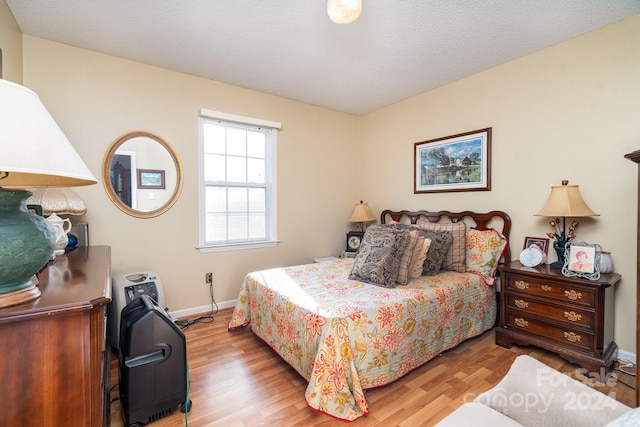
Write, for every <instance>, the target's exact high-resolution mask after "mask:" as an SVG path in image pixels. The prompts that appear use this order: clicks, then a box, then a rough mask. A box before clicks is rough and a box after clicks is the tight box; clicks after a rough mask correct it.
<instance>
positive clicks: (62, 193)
mask: <svg viewBox="0 0 640 427" xmlns="http://www.w3.org/2000/svg"><path fill="white" fill-rule="evenodd" d="M27 190H28V191H30V192H31V193H32V194H31V196H30V197H29V198H28V199H27V206H29V205H38V206H41V207H42V214H43V215H44V216H45V217H47V219H48V220H49V222H51V223H52V224H54V227H59V228H60V229H61V230H62V233H60V237H58V239H57V240H56V243H55V246H54V248H53V252H54V254H55V255H61V254H63V253H65V249H66V248H67V245H69V240H70V239H69V237H71V236H72V235H68V234H67V233H68V231H69V229H70V228H71V222H70V221H69V219H68V218H61V217H60V215H64V216H67V215H84V214H85V213H87V206H86V205H85V204H84V200H82V198H81V197H80V196H78V194H77V193H76V192H75V191H73V190H72V189H70V188H66V187H63V188H55V187H44V188H28V189H27ZM65 228H66V229H65ZM73 238H75V239H76V240H75V244H77V243H78V242H77V237H75V236H73ZM71 240H73V239H71Z"/></svg>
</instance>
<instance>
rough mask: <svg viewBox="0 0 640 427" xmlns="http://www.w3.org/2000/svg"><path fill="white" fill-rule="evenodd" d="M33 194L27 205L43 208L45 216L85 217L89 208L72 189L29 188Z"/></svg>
mask: <svg viewBox="0 0 640 427" xmlns="http://www.w3.org/2000/svg"><path fill="white" fill-rule="evenodd" d="M28 190H29V191H31V192H32V193H33V194H32V195H31V196H30V197H29V198H28V199H27V205H40V206H42V213H43V215H46V216H49V215H51V214H53V213H56V214H58V215H84V214H85V213H87V206H86V205H85V204H84V200H82V198H81V197H80V196H78V194H77V193H76V192H75V191H73V190H72V189H70V188H50V187H45V188H29V189H28Z"/></svg>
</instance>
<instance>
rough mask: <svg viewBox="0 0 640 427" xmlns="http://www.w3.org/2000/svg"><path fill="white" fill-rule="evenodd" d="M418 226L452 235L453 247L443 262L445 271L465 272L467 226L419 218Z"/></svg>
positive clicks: (459, 223) (460, 223) (461, 223)
mask: <svg viewBox="0 0 640 427" xmlns="http://www.w3.org/2000/svg"><path fill="white" fill-rule="evenodd" d="M416 225H417V226H418V227H420V228H423V229H425V230H435V231H448V232H450V233H451V237H452V241H451V247H450V248H449V250H448V251H447V254H446V255H445V257H444V261H442V268H443V269H444V270H452V271H457V272H458V273H464V272H465V265H464V263H465V256H466V244H467V242H466V238H465V236H466V232H467V225H466V224H465V223H464V222H462V221H458V222H444V223H441V222H429V220H426V219H423V218H418V221H416Z"/></svg>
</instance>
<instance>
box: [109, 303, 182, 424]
mask: <svg viewBox="0 0 640 427" xmlns="http://www.w3.org/2000/svg"><path fill="white" fill-rule="evenodd" d="M186 352H187V346H186V341H185V337H184V334H183V333H182V331H181V330H180V328H178V327H177V326H176V325H175V323H174V322H173V321H172V320H171V318H169V316H168V315H167V313H166V312H165V311H164V310H163V309H162V308H161V307H160V306H158V304H157V303H156V302H155V301H154V300H153V298H151V297H150V296H149V295H141V296H140V297H138V298H136V299H134V300H133V301H131V302H130V303H129V304H127V305H126V306H125V307H124V308H123V309H122V313H121V316H120V342H119V350H118V368H119V370H118V374H119V380H120V400H121V405H122V412H123V416H124V421H125V425H126V426H140V425H143V424H146V423H149V422H152V421H155V420H157V419H160V418H162V417H164V416H166V415H169V414H171V412H173V410H174V409H175V408H176V407H178V406H180V410H181V411H182V412H188V411H189V410H190V409H191V401H190V400H189V401H187V387H188V385H187V381H188V380H187V355H186Z"/></svg>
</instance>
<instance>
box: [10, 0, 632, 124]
mask: <svg viewBox="0 0 640 427" xmlns="http://www.w3.org/2000/svg"><path fill="white" fill-rule="evenodd" d="M7 4H8V5H9V8H10V9H11V11H12V12H13V14H14V16H15V18H16V20H17V22H18V25H19V26H20V29H21V30H22V32H23V33H24V34H28V35H31V36H35V37H41V38H44V39H48V40H53V41H57V42H60V43H65V44H69V45H72V46H77V47H81V48H85V49H90V50H94V51H97V52H103V53H107V54H110V55H114V56H118V57H122V58H127V59H131V60H135V61H139V62H143V63H147V64H151V65H156V66H159V67H163V68H167V69H170V70H175V71H180V72H183V73H187V74H191V75H194V76H199V77H204V78H207V79H211V80H217V81H220V82H224V83H228V84H232V85H236V86H241V87H244V88H249V89H254V90H258V91H261V92H266V93H270V94H274V95H279V96H283V97H286V98H290V99H295V100H299V101H303V102H307V103H310V104H315V105H319V106H323V107H327V108H331V109H334V110H338V111H344V112H348V113H352V114H363V113H366V112H369V111H372V110H375V109H377V108H380V107H383V106H386V105H389V104H392V103H394V102H397V101H400V100H402V99H406V98H408V97H410V96H413V95H416V94H419V93H422V92H425V91H427V90H430V89H433V88H435V87H438V86H441V85H444V84H447V83H449V82H452V81H455V80H458V79H460V78H463V77H466V76H469V75H471V74H474V73H477V72H479V71H483V70H486V69H488V68H491V67H494V66H496V65H499V64H502V63H505V62H507V61H510V60H512V59H515V58H518V57H520V56H523V55H526V54H529V53H531V52H535V51H537V50H540V49H543V48H545V47H547V46H550V45H553V44H555V43H558V42H561V41H564V40H567V39H569V38H572V37H575V36H577V35H580V34H583V33H585V32H588V31H591V30H594V29H596V28H599V27H602V26H604V25H607V24H610V23H613V22H616V21H619V20H621V19H624V18H626V17H629V16H631V15H635V14H637V13H640V0H501V1H499V0H411V1H410V0H363V11H362V15H361V16H360V18H359V19H358V20H357V21H356V22H354V23H352V24H348V25H338V24H334V23H333V22H331V21H330V20H329V18H328V16H327V13H326V1H324V0H53V1H52V0H7Z"/></svg>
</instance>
